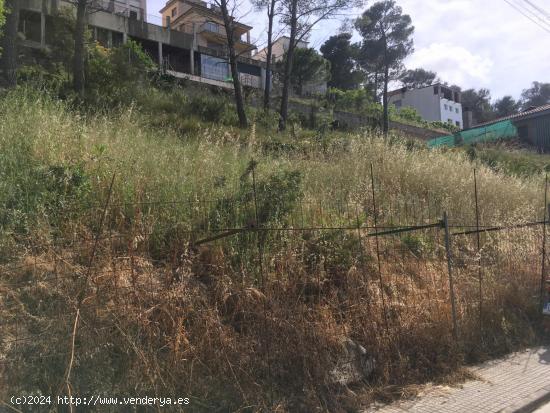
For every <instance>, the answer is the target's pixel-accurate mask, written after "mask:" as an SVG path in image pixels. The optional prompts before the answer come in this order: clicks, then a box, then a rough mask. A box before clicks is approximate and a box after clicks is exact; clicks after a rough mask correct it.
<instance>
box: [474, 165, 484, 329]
mask: <svg viewBox="0 0 550 413" xmlns="http://www.w3.org/2000/svg"><path fill="white" fill-rule="evenodd" d="M474 196H475V203H476V231H477V233H476V240H477V255H478V257H477V259H478V263H477V264H478V266H477V269H478V278H479V334H480V336H481V338H483V267H482V262H481V232H480V231H479V198H478V193H477V175H476V170H475V169H474Z"/></svg>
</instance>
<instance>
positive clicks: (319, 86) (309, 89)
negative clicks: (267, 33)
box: [254, 36, 327, 95]
mask: <svg viewBox="0 0 550 413" xmlns="http://www.w3.org/2000/svg"><path fill="white" fill-rule="evenodd" d="M289 45H290V37H288V36H281V37H279V38H278V39H277V40H275V41H274V42H273V45H272V48H271V55H272V59H273V62H275V63H276V62H280V61H281V60H283V57H284V55H285V53H286V51H287V50H288V47H289ZM296 47H297V48H300V49H307V48H308V47H309V42H306V41H304V40H300V41H298V43H297V44H296ZM254 58H256V59H259V60H261V61H263V62H265V61H266V59H267V48H263V49H261V50H260V51H258V52H257V53H256V54H255V55H254ZM326 91H327V82H326V81H321V82H307V83H306V84H304V85H303V87H302V94H303V95H318V94H325V93H326Z"/></svg>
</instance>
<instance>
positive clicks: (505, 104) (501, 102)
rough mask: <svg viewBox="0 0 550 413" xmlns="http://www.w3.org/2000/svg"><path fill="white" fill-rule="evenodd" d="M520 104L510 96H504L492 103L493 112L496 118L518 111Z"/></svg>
mask: <svg viewBox="0 0 550 413" xmlns="http://www.w3.org/2000/svg"><path fill="white" fill-rule="evenodd" d="M520 106H521V103H520V102H518V101H516V100H515V99H514V98H513V97H512V96H504V97H503V98H501V99H498V100H497V101H496V102H495V103H494V104H493V112H494V113H495V116H496V117H497V118H503V117H505V116H510V115H513V114H515V113H518V111H519V109H520Z"/></svg>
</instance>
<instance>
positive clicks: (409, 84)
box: [399, 68, 439, 89]
mask: <svg viewBox="0 0 550 413" xmlns="http://www.w3.org/2000/svg"><path fill="white" fill-rule="evenodd" d="M399 81H400V82H401V83H402V84H403V86H404V87H406V88H409V89H418V88H421V87H426V86H430V85H433V84H434V83H437V82H438V81H439V80H438V79H437V73H435V72H432V71H429V70H425V69H422V68H419V69H412V70H406V71H405V72H403V74H402V75H401V76H400V77H399Z"/></svg>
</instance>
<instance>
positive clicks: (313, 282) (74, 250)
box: [0, 90, 544, 412]
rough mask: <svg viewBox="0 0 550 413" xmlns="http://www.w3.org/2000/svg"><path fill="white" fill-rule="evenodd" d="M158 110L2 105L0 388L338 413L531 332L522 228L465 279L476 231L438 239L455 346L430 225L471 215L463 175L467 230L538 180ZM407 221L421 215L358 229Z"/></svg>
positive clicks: (359, 138)
mask: <svg viewBox="0 0 550 413" xmlns="http://www.w3.org/2000/svg"><path fill="white" fill-rule="evenodd" d="M178 99H182V103H181V104H182V107H183V105H190V104H192V102H190V101H189V99H190V98H188V97H185V96H180V97H179V98H178ZM171 111H175V109H173V108H170V107H168V108H166V109H163V110H162V114H163V117H162V118H159V116H158V113H154V114H152V113H148V112H147V111H146V110H143V109H140V108H136V107H130V108H121V109H119V110H117V111H114V112H111V113H108V114H82V113H77V112H75V111H74V110H72V109H71V108H70V107H69V106H68V105H67V104H65V103H63V102H60V101H57V100H55V99H52V98H49V97H47V96H45V95H44V94H39V93H36V92H33V91H30V90H26V91H25V90H18V91H16V92H12V93H10V94H8V95H6V96H3V97H1V98H0V118H1V119H2V122H1V123H0V175H1V179H0V223H1V225H2V233H1V235H0V237H1V238H0V251H1V259H0V265H1V266H2V269H1V273H2V276H1V278H0V288H1V289H2V291H3V293H2V298H1V299H0V300H1V301H0V314H1V318H2V319H3V320H6V322H3V323H2V324H1V325H0V336H1V337H2V339H1V340H0V359H1V360H2V365H1V366H2V367H0V369H1V370H0V371H1V373H2V374H1V375H0V383H1V386H0V388H1V389H2V390H0V396H1V398H2V399H5V398H6V397H7V396H8V395H9V394H15V393H23V392H24V393H33V394H51V395H56V394H68V392H69V391H70V392H71V393H72V394H73V395H74V394H78V395H86V394H102V395H119V396H122V395H126V396H144V395H151V396H174V395H176V396H179V395H181V396H182V397H189V398H190V400H191V411H209V412H211V411H220V412H221V411H292V412H294V411H331V412H332V411H346V409H347V411H350V410H351V411H353V409H354V408H356V407H357V406H359V405H361V404H362V403H364V402H366V401H368V400H369V398H371V397H373V394H374V390H372V389H375V390H376V391H378V390H379V389H387V388H393V387H391V386H395V385H399V386H403V385H406V384H411V383H417V382H420V381H424V380H432V379H436V378H441V377H444V376H448V375H450V374H453V373H454V372H456V371H458V370H459V368H460V366H462V365H463V364H464V363H465V362H470V361H475V360H479V359H482V358H486V357H490V356H491V355H495V354H501V353H503V352H506V351H509V350H511V349H514V348H517V347H518V346H521V345H525V344H528V343H530V342H532V341H534V340H536V337H537V327H536V326H537V320H538V316H537V305H538V297H537V295H536V293H537V291H538V285H539V279H540V269H539V267H538V266H539V265H540V259H539V257H540V248H539V246H540V245H541V244H540V242H541V240H540V234H541V228H540V227H533V228H530V227H529V228H526V229H521V230H515V232H514V231H509V232H505V233H503V234H501V233H499V235H490V234H484V235H483V237H482V246H483V257H484V263H483V267H482V272H483V274H482V275H483V276H481V275H480V274H481V273H480V272H479V268H478V265H477V263H478V261H477V258H476V257H477V255H476V254H477V250H476V247H475V245H476V244H475V242H476V239H475V236H474V237H472V236H463V237H455V238H454V239H455V240H456V241H455V242H454V243H453V248H454V253H455V254H456V255H455V260H454V263H453V265H454V266H455V267H454V268H455V277H456V280H455V282H456V285H455V288H456V291H457V297H456V303H455V304H456V308H455V312H456V313H457V317H458V321H459V325H458V327H459V334H460V335H459V337H458V340H457V337H456V334H454V332H453V325H452V319H451V313H452V311H451V306H452V303H451V300H450V294H451V293H450V289H449V282H448V274H447V262H446V254H445V242H444V234H443V232H442V229H441V228H440V226H439V224H438V223H439V221H440V220H441V219H442V216H443V212H444V211H445V212H447V213H448V214H449V217H450V221H451V227H452V228H453V230H457V231H458V230H459V227H460V228H463V229H464V228H471V227H472V226H475V225H476V214H475V198H474V192H473V191H474V189H473V186H474V185H473V170H474V168H476V169H477V177H478V190H479V201H480V203H479V206H480V208H479V218H480V222H481V225H484V226H489V225H508V224H517V223H521V222H527V221H535V220H540V219H541V217H542V216H543V214H544V180H543V179H542V177H541V176H540V175H533V176H531V177H529V178H524V179H520V178H516V177H511V176H507V175H503V174H499V173H497V172H495V171H493V170H491V169H489V168H487V167H485V166H483V165H481V164H476V163H472V162H471V161H470V160H469V159H468V157H467V155H466V154H463V153H462V152H459V151H456V152H453V151H449V152H438V151H428V150H426V149H425V148H423V147H421V146H420V145H417V144H414V143H412V142H411V141H407V140H406V139H403V138H401V137H397V136H390V137H388V138H386V139H384V138H383V137H381V136H379V135H377V134H374V133H368V132H363V133H357V134H344V133H337V132H327V131H323V130H320V131H308V130H303V129H300V128H299V127H298V126H296V127H295V128H292V130H291V132H289V134H288V135H285V134H278V133H276V132H275V131H274V130H272V129H271V128H270V126H269V122H266V121H265V119H262V118H261V117H260V116H259V115H258V116H257V119H256V122H255V123H254V126H252V128H251V129H250V130H246V131H243V130H238V129H234V128H232V127H231V126H223V125H220V124H208V123H201V124H196V125H195V124H192V123H191V122H192V120H191V119H184V115H182V114H181V113H176V112H171ZM184 122H187V123H184ZM371 168H372V169H371ZM371 170H372V171H373V174H372V175H371ZM372 182H374V191H373V187H372ZM373 194H374V195H373ZM373 201H374V202H373ZM431 224H433V225H431ZM375 225H376V227H377V228H374V227H375ZM412 225H420V226H426V227H425V228H421V229H418V231H414V232H406V233H397V234H392V235H388V236H380V237H374V236H372V235H373V231H374V232H375V231H383V230H389V229H395V228H402V227H404V226H412ZM430 225H431V226H430ZM478 280H482V281H480V284H479V285H480V287H479V288H480V289H481V291H482V298H483V300H484V301H483V303H482V304H483V310H482V311H481V312H480V313H478V312H477V311H478V307H479V306H480V304H479V303H478V302H477V298H476V296H475V294H476V293H477V291H478V284H477V283H478ZM480 326H481V328H480ZM350 343H351V344H350ZM359 346H360V347H359ZM350 348H351V350H350ZM358 348H362V349H364V351H365V353H363V352H362V351H363V350H357V349H358ZM354 349H355V350H354ZM350 355H351V357H352V360H351V361H349V360H348V359H347V358H349V357H350ZM357 358H358V359H357ZM346 360H348V361H346ZM343 382H346V383H347V384H349V385H350V386H352V387H351V388H353V389H354V390H355V392H349V391H347V390H346V388H345V386H343V385H342V383H343ZM388 386H390V387H388ZM354 406H355V407H354ZM188 408H189V407H185V406H179V407H173V410H174V411H178V410H183V409H188ZM186 411H188V410H186Z"/></svg>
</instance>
